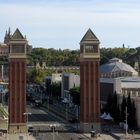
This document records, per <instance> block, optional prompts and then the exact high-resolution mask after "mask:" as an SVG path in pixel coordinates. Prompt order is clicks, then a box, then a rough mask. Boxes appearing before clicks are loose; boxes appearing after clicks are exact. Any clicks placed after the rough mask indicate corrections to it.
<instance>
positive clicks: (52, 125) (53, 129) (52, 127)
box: [50, 124, 56, 140]
mask: <svg viewBox="0 0 140 140" xmlns="http://www.w3.org/2000/svg"><path fill="white" fill-rule="evenodd" d="M50 127H51V129H52V131H53V140H55V137H54V131H55V128H56V124H51V125H50Z"/></svg>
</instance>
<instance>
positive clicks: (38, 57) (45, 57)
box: [28, 44, 140, 66]
mask: <svg viewBox="0 0 140 140" xmlns="http://www.w3.org/2000/svg"><path fill="white" fill-rule="evenodd" d="M100 53H101V65H102V64H104V63H106V62H108V60H109V59H111V58H113V57H118V58H120V59H122V60H123V61H124V62H126V63H128V64H130V65H132V66H133V65H134V62H135V61H139V60H140V47H137V48H129V47H125V45H124V44H123V46H122V47H115V48H100ZM79 57H80V50H69V49H65V50H61V49H58V50H56V49H53V48H50V49H45V48H33V49H32V52H31V53H30V54H29V55H28V65H35V64H36V63H37V62H40V64H42V62H46V65H47V66H79V64H80V63H79Z"/></svg>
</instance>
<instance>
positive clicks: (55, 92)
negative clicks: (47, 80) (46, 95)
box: [51, 83, 61, 99]
mask: <svg viewBox="0 0 140 140" xmlns="http://www.w3.org/2000/svg"><path fill="white" fill-rule="evenodd" d="M51 91H52V97H53V98H55V99H59V97H61V83H52V84H51Z"/></svg>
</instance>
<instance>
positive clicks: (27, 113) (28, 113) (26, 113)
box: [23, 112, 32, 128]
mask: <svg viewBox="0 0 140 140" xmlns="http://www.w3.org/2000/svg"><path fill="white" fill-rule="evenodd" d="M23 114H24V115H26V116H27V128H28V115H31V114H32V113H30V112H25V113H23Z"/></svg>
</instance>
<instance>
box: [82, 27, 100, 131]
mask: <svg viewBox="0 0 140 140" xmlns="http://www.w3.org/2000/svg"><path fill="white" fill-rule="evenodd" d="M99 44H100V42H99V40H98V38H97V37H96V36H95V35H94V33H93V32H92V31H91V29H89V30H88V31H87V32H86V34H85V35H84V37H83V38H82V40H81V42H80V84H81V85H80V87H81V94H80V127H81V130H82V131H84V132H89V131H90V130H100V119H99V115H100V84H99V75H100V74H99V66H100V49H99Z"/></svg>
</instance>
